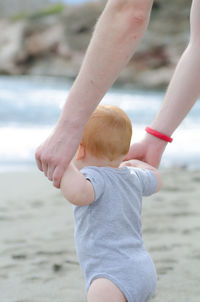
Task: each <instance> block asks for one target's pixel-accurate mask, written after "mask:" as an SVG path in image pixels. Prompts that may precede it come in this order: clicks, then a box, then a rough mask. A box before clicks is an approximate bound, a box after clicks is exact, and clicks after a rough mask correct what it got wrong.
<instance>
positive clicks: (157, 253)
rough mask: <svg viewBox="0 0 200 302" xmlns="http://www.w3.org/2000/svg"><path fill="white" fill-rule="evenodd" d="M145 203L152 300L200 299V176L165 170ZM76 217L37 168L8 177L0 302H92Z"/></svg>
mask: <svg viewBox="0 0 200 302" xmlns="http://www.w3.org/2000/svg"><path fill="white" fill-rule="evenodd" d="M162 173H163V179H164V186H163V189H162V190H161V192H159V193H158V194H156V195H153V196H152V197H150V198H145V199H144V206H143V235H144V240H145V243H146V247H147V249H148V250H149V252H150V253H151V255H152V258H153V260H154V262H155V265H156V268H157V272H158V288H157V292H156V295H155V297H154V298H153V299H152V302H177V301H181V302H199V301H200V286H199V285H200V240H199V233H200V204H199V202H200V186H199V183H200V172H199V171H196V172H194V171H193V172H192V171H187V170H184V169H182V170H181V169H176V170H174V171H172V170H165V171H163V172H162ZM85 301H86V295H85V289H84V280H83V275H82V272H81V270H80V268H79V264H78V260H77V257H76V253H75V246H74V240H73V213H72V207H71V205H70V204H69V203H68V202H67V201H65V200H64V199H63V197H62V196H61V194H60V192H59V190H57V189H55V188H53V187H52V186H51V183H49V182H48V181H47V180H46V179H45V178H44V177H43V175H42V174H41V173H40V172H38V171H37V170H36V169H35V170H34V169H33V170H30V171H24V172H6V173H1V174H0V302H85Z"/></svg>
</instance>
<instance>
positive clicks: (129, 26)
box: [59, 0, 152, 127]
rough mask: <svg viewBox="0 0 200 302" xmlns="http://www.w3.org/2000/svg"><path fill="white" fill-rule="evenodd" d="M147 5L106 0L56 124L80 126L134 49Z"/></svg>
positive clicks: (145, 20) (146, 15)
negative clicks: (70, 123) (65, 123)
mask: <svg viewBox="0 0 200 302" xmlns="http://www.w3.org/2000/svg"><path fill="white" fill-rule="evenodd" d="M117 4H118V5H117ZM151 6H152V0H123V1H121V0H120V1H119V0H111V1H108V3H107V5H106V7H105V9H104V11H103V13H102V15H101V17H100V19H99V20H98V22H97V25H96V28H95V31H94V34H93V37H92V39H91V42H90V45H89V47H88V50H87V52H86V55H85V59H84V61H83V64H82V67H81V69H80V72H79V75H78V77H77V79H76V81H75V82H74V84H73V86H72V89H71V91H70V93H69V96H68V99H67V102H66V104H65V106H64V108H63V112H62V115H61V118H60V120H59V124H62V123H63V122H65V121H67V120H68V121H69V120H70V121H71V119H73V120H72V122H73V123H74V124H76V123H77V125H79V127H81V126H84V124H85V122H86V121H87V119H88V117H89V116H90V114H91V113H92V112H93V110H94V109H95V107H96V106H97V104H98V103H99V102H100V101H101V99H102V98H103V96H104V95H105V93H106V92H107V90H108V89H109V88H110V87H111V86H112V84H113V83H114V81H115V80H116V78H117V77H118V75H119V73H120V71H121V70H122V69H123V68H124V66H125V65H126V64H127V62H128V61H129V60H130V58H131V57H132V55H133V53H134V51H135V50H136V47H137V46H138V43H139V41H140V39H141V37H142V36H143V33H144V32H145V29H146V26H147V24H148V21H149V15H150V10H151Z"/></svg>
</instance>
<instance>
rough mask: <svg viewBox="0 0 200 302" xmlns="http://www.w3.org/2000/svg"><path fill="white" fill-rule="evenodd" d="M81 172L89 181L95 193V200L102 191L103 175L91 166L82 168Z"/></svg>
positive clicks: (103, 184)
mask: <svg viewBox="0 0 200 302" xmlns="http://www.w3.org/2000/svg"><path fill="white" fill-rule="evenodd" d="M81 173H82V174H83V175H84V176H85V178H86V179H88V180H89V181H90V182H91V184H92V186H93V189H94V194H95V199H94V201H96V200H97V199H98V198H99V197H100V196H101V194H102V193H103V192H104V186H105V183H104V178H103V175H102V174H101V173H100V172H99V171H98V170H97V169H95V168H92V167H91V168H89V167H87V168H83V169H82V170H81Z"/></svg>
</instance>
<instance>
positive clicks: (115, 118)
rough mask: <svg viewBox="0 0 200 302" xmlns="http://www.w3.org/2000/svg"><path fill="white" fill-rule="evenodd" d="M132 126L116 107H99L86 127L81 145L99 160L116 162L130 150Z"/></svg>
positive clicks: (122, 112)
mask: <svg viewBox="0 0 200 302" xmlns="http://www.w3.org/2000/svg"><path fill="white" fill-rule="evenodd" d="M131 136H132V125H131V121H130V119H129V117H128V116H127V114H126V113H125V112H124V111H123V110H122V109H120V108H119V107H116V106H111V105H99V106H98V107H97V109H96V110H95V111H94V112H93V114H92V115H91V117H90V119H89V120H88V122H87V124H86V125H85V128H84V131H83V136H82V141H81V144H82V145H83V146H84V147H85V148H86V151H88V152H89V153H90V154H91V155H93V156H95V157H97V158H108V159H109V160H111V161H112V160H116V159H118V158H119V157H120V156H122V155H123V156H125V155H126V154H127V153H128V151H129V148H130V141H131Z"/></svg>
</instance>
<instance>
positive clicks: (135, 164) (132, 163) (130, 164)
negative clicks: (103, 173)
mask: <svg viewBox="0 0 200 302" xmlns="http://www.w3.org/2000/svg"><path fill="white" fill-rule="evenodd" d="M125 166H127V167H135V168H141V169H147V170H151V171H152V172H153V173H154V175H155V176H156V179H157V187H156V191H155V192H158V191H159V190H160V189H161V186H162V178H161V175H160V172H159V171H158V169H156V168H154V167H152V166H151V165H149V164H147V163H145V162H143V161H140V160H136V159H132V160H128V161H124V162H122V163H121V165H120V167H125Z"/></svg>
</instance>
